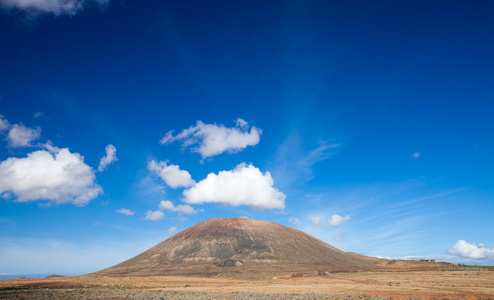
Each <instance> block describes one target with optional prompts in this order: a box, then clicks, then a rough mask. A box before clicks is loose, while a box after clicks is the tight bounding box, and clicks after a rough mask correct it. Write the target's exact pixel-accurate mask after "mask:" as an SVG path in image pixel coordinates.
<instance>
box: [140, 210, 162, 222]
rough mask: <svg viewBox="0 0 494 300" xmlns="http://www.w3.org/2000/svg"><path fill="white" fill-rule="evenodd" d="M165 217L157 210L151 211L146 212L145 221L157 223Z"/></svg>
mask: <svg viewBox="0 0 494 300" xmlns="http://www.w3.org/2000/svg"><path fill="white" fill-rule="evenodd" d="M164 217H165V214H164V213H162V212H161V211H159V210H155V211H152V210H148V211H147V212H146V217H145V219H146V220H151V221H159V220H162V219H163V218H164Z"/></svg>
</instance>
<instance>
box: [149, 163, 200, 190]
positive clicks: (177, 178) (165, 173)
mask: <svg viewBox="0 0 494 300" xmlns="http://www.w3.org/2000/svg"><path fill="white" fill-rule="evenodd" d="M148 170H150V171H152V172H154V173H156V175H158V176H159V177H160V178H161V179H163V181H165V183H166V184H167V185H168V186H169V187H171V188H174V189H176V188H179V187H189V186H192V185H194V184H195V183H196V182H195V181H194V180H192V177H191V176H190V174H189V172H187V171H185V170H180V167H179V166H177V165H168V164H167V162H166V161H161V162H156V161H154V160H152V161H150V162H148Z"/></svg>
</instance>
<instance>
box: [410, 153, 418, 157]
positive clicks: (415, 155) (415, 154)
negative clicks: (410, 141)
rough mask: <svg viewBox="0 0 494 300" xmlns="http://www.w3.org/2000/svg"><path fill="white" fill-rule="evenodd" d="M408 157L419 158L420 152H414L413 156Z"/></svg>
mask: <svg viewBox="0 0 494 300" xmlns="http://www.w3.org/2000/svg"><path fill="white" fill-rule="evenodd" d="M410 157H413V158H419V157H420V152H415V153H414V154H412V155H410Z"/></svg>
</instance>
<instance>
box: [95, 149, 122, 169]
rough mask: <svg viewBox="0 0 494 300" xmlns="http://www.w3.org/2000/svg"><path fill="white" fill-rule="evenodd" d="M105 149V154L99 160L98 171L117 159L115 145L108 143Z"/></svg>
mask: <svg viewBox="0 0 494 300" xmlns="http://www.w3.org/2000/svg"><path fill="white" fill-rule="evenodd" d="M105 151H106V155H105V156H103V157H102V158H101V160H100V162H99V167H98V171H100V172H103V171H104V170H105V169H106V167H107V166H108V165H109V164H111V163H112V162H115V161H117V160H118V158H117V155H116V153H117V148H115V146H113V145H112V144H109V145H108V146H106V148H105Z"/></svg>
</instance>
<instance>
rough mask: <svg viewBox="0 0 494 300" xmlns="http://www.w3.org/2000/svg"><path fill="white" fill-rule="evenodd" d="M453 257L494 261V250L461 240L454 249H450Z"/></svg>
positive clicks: (449, 251)
mask: <svg viewBox="0 0 494 300" xmlns="http://www.w3.org/2000/svg"><path fill="white" fill-rule="evenodd" d="M448 253H449V254H451V255H456V256H462V257H467V258H475V259H483V258H489V259H494V248H492V249H489V248H486V247H485V245H484V244H479V245H475V244H470V243H468V242H467V241H465V240H459V241H458V242H457V243H456V244H454V245H453V247H451V248H449V249H448Z"/></svg>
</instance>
